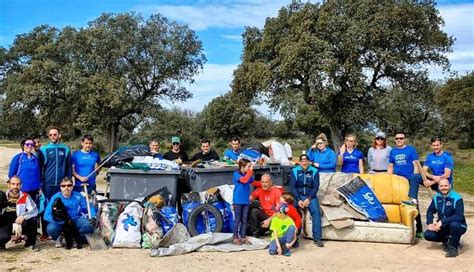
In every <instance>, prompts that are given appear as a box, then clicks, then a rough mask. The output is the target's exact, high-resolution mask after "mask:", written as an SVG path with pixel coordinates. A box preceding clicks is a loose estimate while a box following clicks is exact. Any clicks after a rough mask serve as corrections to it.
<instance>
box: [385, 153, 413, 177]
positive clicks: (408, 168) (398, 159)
mask: <svg viewBox="0 0 474 272" xmlns="http://www.w3.org/2000/svg"><path fill="white" fill-rule="evenodd" d="M416 160H418V153H416V149H415V148H414V147H413V146H411V145H407V146H405V147H404V148H398V147H394V148H392V150H391V151H390V160H389V162H390V163H392V164H393V173H394V174H396V175H399V176H402V177H405V178H407V179H409V178H410V177H411V176H412V175H413V172H414V169H415V167H414V166H413V161H416Z"/></svg>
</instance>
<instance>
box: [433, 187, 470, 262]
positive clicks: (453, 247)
mask: <svg viewBox="0 0 474 272" xmlns="http://www.w3.org/2000/svg"><path fill="white" fill-rule="evenodd" d="M451 186H452V184H451V183H450V182H449V180H448V179H446V178H442V179H441V180H440V181H439V182H438V193H437V194H436V195H435V196H434V197H433V199H432V201H431V204H430V206H429V208H428V210H427V212H426V224H427V229H428V230H427V231H426V232H425V234H424V236H425V239H426V240H428V241H433V242H442V243H443V247H444V251H446V252H447V253H446V257H448V258H453V257H456V256H458V247H459V241H460V240H461V236H462V235H463V234H464V233H466V230H467V223H466V218H465V217H464V202H463V199H462V197H461V195H459V194H458V193H457V192H455V191H453V190H452V189H451ZM435 213H436V214H437V216H438V219H437V221H436V222H434V214H435Z"/></svg>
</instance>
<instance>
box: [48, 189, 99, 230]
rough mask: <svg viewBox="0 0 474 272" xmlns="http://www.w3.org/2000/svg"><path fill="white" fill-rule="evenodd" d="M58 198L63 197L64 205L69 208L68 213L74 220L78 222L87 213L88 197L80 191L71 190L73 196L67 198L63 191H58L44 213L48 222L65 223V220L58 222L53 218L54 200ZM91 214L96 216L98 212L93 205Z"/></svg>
mask: <svg viewBox="0 0 474 272" xmlns="http://www.w3.org/2000/svg"><path fill="white" fill-rule="evenodd" d="M57 198H61V201H62V202H63V204H64V206H65V207H66V208H67V213H68V214H69V216H70V217H71V219H72V221H74V222H76V220H77V219H79V218H80V217H81V216H83V215H84V216H86V215H87V202H86V198H85V197H83V196H82V195H81V194H80V193H78V192H74V191H72V192H71V196H70V197H69V198H65V197H64V196H63V194H62V193H61V192H58V193H56V194H55V195H53V196H52V197H51V200H49V203H48V206H47V207H46V211H45V213H44V220H46V221H48V222H55V223H64V222H56V221H54V219H53V203H54V200H56V199H57ZM90 208H91V216H92V217H95V215H96V212H95V209H94V207H93V206H92V205H91V207H90Z"/></svg>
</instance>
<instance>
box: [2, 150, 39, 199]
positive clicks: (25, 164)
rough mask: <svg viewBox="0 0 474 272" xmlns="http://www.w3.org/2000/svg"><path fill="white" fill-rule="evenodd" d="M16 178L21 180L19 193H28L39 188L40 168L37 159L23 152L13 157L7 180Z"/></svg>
mask: <svg viewBox="0 0 474 272" xmlns="http://www.w3.org/2000/svg"><path fill="white" fill-rule="evenodd" d="M13 176H17V177H19V178H20V180H21V191H23V192H29V191H34V190H38V189H40V188H41V167H40V162H39V160H38V158H36V156H35V155H33V154H31V157H30V158H29V159H28V155H27V154H26V153H24V152H22V153H20V154H17V155H15V156H14V157H13V158H12V160H11V162H10V169H9V170H8V178H9V179H10V178H12V177H13Z"/></svg>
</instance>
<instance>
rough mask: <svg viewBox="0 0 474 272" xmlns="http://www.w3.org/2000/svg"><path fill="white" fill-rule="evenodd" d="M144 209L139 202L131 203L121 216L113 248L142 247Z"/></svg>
mask: <svg viewBox="0 0 474 272" xmlns="http://www.w3.org/2000/svg"><path fill="white" fill-rule="evenodd" d="M142 215H143V207H142V206H141V205H140V204H139V203H137V202H131V203H130V204H128V205H127V207H125V209H124V210H123V212H122V213H121V214H120V216H119V219H118V222H117V227H116V228H115V238H114V242H113V243H112V246H113V247H129V248H132V247H133V248H135V247H136V248H139V247H141V244H140V242H141V238H142V235H141V232H140V230H141V220H142Z"/></svg>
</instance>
